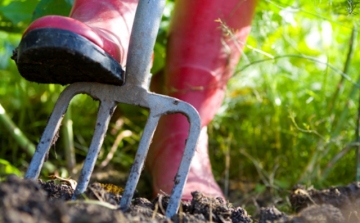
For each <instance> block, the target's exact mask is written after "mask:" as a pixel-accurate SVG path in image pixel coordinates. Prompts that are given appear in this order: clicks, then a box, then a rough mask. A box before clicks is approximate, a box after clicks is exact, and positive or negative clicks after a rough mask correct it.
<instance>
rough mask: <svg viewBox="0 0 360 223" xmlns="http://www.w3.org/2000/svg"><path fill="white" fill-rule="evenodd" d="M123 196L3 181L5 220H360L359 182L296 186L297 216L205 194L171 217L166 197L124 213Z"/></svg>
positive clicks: (137, 201) (137, 202) (0, 214)
mask: <svg viewBox="0 0 360 223" xmlns="http://www.w3.org/2000/svg"><path fill="white" fill-rule="evenodd" d="M119 192H120V191H117V190H114V189H110V190H109V188H108V187H107V186H106V185H105V186H104V185H103V184H100V183H92V184H91V185H90V186H89V188H88V189H87V191H86V193H85V195H84V198H83V199H79V200H77V201H71V199H70V198H71V196H72V194H73V189H72V187H71V185H70V184H69V183H68V182H64V181H63V182H59V181H58V180H49V181H46V182H45V181H42V180H38V181H32V180H24V179H20V178H18V177H16V176H8V177H7V178H6V179H5V180H4V181H3V182H1V183H0V222H5V223H18V222H19V223H20V222H26V223H32V222H39V223H42V222H54V223H57V222H59V223H70V222H74V223H75V222H76V223H85V222H86V223H91V222H94V223H95V222H96V223H100V222H109V223H110V222H241V223H248V222H260V223H267V222H279V223H280V222H281V223H285V222H287V223H290V222H291V223H305V222H314V223H315V222H316V223H325V222H326V223H338V222H341V223H343V222H345V223H348V222H349V223H355V222H357V223H358V222H360V209H359V207H360V183H352V184H349V185H347V186H344V187H333V188H329V189H324V190H316V189H312V188H310V189H309V188H308V189H306V188H304V187H302V186H296V187H294V188H293V190H292V191H291V192H290V194H289V200H290V203H291V205H292V208H293V210H294V213H283V212H280V211H279V210H278V209H276V207H274V206H269V207H261V208H260V209H259V212H258V213H252V214H253V216H250V215H249V214H248V213H247V211H246V210H244V209H243V208H241V207H233V206H232V205H231V204H230V203H228V202H225V201H223V200H222V199H221V198H209V197H206V196H204V195H202V194H201V193H200V192H194V193H193V199H192V201H191V202H182V204H181V207H180V211H179V213H178V214H177V215H175V216H173V217H172V218H171V219H167V218H165V216H164V215H163V212H164V209H166V206H167V200H168V197H167V196H165V195H159V196H158V197H157V198H155V199H154V200H152V201H149V200H148V199H146V198H142V197H136V198H134V199H133V202H132V205H131V208H130V210H129V211H127V212H122V211H120V210H118V208H117V205H118V203H119V200H120V199H121V193H119Z"/></svg>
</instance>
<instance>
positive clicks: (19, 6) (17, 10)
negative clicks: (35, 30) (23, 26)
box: [0, 0, 39, 24]
mask: <svg viewBox="0 0 360 223" xmlns="http://www.w3.org/2000/svg"><path fill="white" fill-rule="evenodd" d="M38 2H39V1H38V0H27V1H12V2H10V3H9V4H8V5H4V6H1V7H0V13H1V14H2V15H3V16H4V17H6V18H7V19H8V20H10V21H11V22H12V23H13V24H18V23H20V22H24V23H29V22H30V20H31V17H32V14H33V10H34V8H35V6H36V5H37V4H38Z"/></svg>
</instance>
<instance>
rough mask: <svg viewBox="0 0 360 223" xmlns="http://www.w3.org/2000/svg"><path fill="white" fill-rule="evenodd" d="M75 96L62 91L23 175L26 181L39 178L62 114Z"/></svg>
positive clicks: (69, 92)
mask: <svg viewBox="0 0 360 223" xmlns="http://www.w3.org/2000/svg"><path fill="white" fill-rule="evenodd" d="M75 94H76V93H73V92H71V91H67V90H64V91H63V92H62V93H61V95H60V96H59V99H58V100H57V102H56V104H55V107H54V110H53V112H52V114H51V116H50V119H49V121H48V124H47V125H46V128H45V130H44V133H43V134H42V136H41V138H40V142H39V144H38V145H37V148H36V151H35V153H34V156H33V158H32V160H31V162H30V165H29V168H28V170H27V172H26V174H25V178H26V179H36V178H38V177H39V174H40V170H41V168H42V166H43V164H44V161H45V156H46V154H47V152H48V151H49V149H50V147H51V145H52V144H53V143H55V142H54V138H56V134H57V132H58V130H59V127H60V124H61V121H62V119H63V117H64V114H65V113H66V110H67V108H68V105H69V103H70V101H71V99H72V98H73V97H74V95H75Z"/></svg>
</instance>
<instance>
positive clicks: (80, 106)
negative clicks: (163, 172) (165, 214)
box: [0, 0, 360, 192]
mask: <svg viewBox="0 0 360 223" xmlns="http://www.w3.org/2000/svg"><path fill="white" fill-rule="evenodd" d="M172 7H173V2H172V1H168V3H167V6H166V9H165V13H164V17H163V21H162V24H161V30H160V32H159V36H158V40H157V43H156V46H155V50H154V52H155V53H154V54H155V60H154V65H153V70H152V71H153V73H158V72H161V70H162V69H163V67H164V64H165V57H166V50H165V48H166V37H167V35H166V33H167V28H168V24H169V20H170V18H171V9H172ZM70 8H71V1H69V0H67V1H66V0H41V1H37V0H27V1H9V0H4V1H2V2H1V3H0V80H1V81H0V105H2V107H3V108H4V109H3V111H1V110H0V115H3V116H4V115H6V118H8V119H10V120H12V122H14V123H15V124H16V126H17V129H18V131H21V132H22V133H23V134H24V136H26V138H27V139H28V140H29V141H30V142H31V143H32V144H35V145H36V143H37V141H38V140H39V137H40V136H41V134H42V131H43V130H44V128H45V126H46V121H47V119H48V117H49V115H50V114H51V111H52V109H53V106H54V103H55V102H56V100H57V98H58V95H59V93H60V92H61V91H62V90H63V87H61V86H57V85H44V84H41V85H40V84H36V83H30V82H27V81H25V80H24V79H23V78H21V76H20V75H19V73H18V72H17V69H16V67H15V65H14V62H13V61H11V60H10V56H11V54H12V50H13V49H15V48H16V46H17V44H18V42H19V40H20V38H21V34H22V32H23V31H24V30H25V29H26V27H27V25H28V24H29V23H30V22H31V20H32V19H35V18H38V17H40V16H42V15H47V14H59V15H66V14H68V13H69V11H70ZM359 10H360V8H359V6H358V5H357V3H354V2H352V1H335V0H333V1H313V2H310V1H305V0H274V1H272V0H263V1H259V4H258V7H257V11H256V15H255V17H254V20H253V27H252V31H251V35H250V36H249V38H248V41H247V47H245V50H244V53H243V56H242V59H241V61H240V62H239V64H238V67H237V71H236V73H235V74H234V76H233V78H232V79H231V80H230V82H229V85H228V91H227V97H226V99H225V101H224V103H223V106H222V107H221V109H220V111H219V112H218V115H217V116H216V118H215V120H214V121H213V122H212V123H211V124H210V126H209V133H210V137H209V138H210V145H209V147H210V153H211V154H210V155H211V159H212V161H213V162H212V163H213V169H214V173H215V175H216V179H217V180H218V181H219V182H220V185H221V186H222V187H223V188H224V187H225V189H226V190H227V188H228V187H230V188H231V187H232V185H236V182H242V181H247V182H253V183H255V184H256V186H255V188H254V190H255V191H257V192H260V191H263V190H264V186H263V185H265V186H266V187H270V188H275V189H289V188H291V186H292V185H294V184H296V183H305V184H308V185H309V184H313V185H316V186H328V185H338V184H347V183H349V182H351V181H353V180H354V179H355V174H356V158H355V157H356V156H355V155H356V153H355V149H356V148H357V147H356V146H357V144H356V142H357V140H358V138H359V136H358V131H357V129H358V128H359V126H358V120H357V116H358V109H359V90H358V87H359V86H360V73H359V71H358V70H359V68H360V67H359V64H360V54H359V53H357V50H356V49H357V48H358V42H359V41H358V40H359V37H358V35H357V29H356V28H357V27H358V25H359V21H360V20H359V15H358V11H359ZM353 31H354V32H353ZM352 32H353V33H354V35H353V39H352ZM350 49H352V50H353V53H352V54H349V53H348V52H349V50H350ZM96 105H97V102H95V101H93V100H92V99H91V98H89V97H87V96H83V95H80V96H77V97H75V99H74V100H73V101H72V103H71V119H72V120H73V123H72V125H73V126H72V128H73V134H74V136H73V139H72V140H73V142H74V146H75V148H76V150H75V153H76V158H77V162H78V163H80V162H81V160H83V159H84V156H85V154H86V151H87V147H88V146H89V143H90V139H91V136H92V134H93V129H94V125H95V117H96V113H97V106H96ZM4 117H5V116H4ZM146 119H147V111H146V110H144V109H139V108H138V107H133V106H127V105H119V107H118V109H117V111H116V113H115V115H114V117H113V119H112V122H111V126H110V130H109V134H108V136H107V138H106V140H105V142H104V146H103V150H102V152H101V154H100V156H99V157H100V158H99V163H100V162H101V161H102V160H104V159H105V157H106V155H107V153H108V152H109V151H110V148H111V146H112V145H113V143H114V140H115V138H116V137H117V136H118V135H119V133H120V132H121V129H122V130H125V129H127V130H130V131H132V132H133V135H132V136H131V137H128V138H125V139H124V140H123V141H122V142H121V143H120V144H119V145H118V146H119V148H118V151H117V153H115V155H114V157H113V159H112V162H111V165H112V166H116V167H117V168H118V169H121V170H124V172H128V169H129V167H130V165H131V164H132V160H133V157H134V153H135V150H136V148H137V143H138V141H139V137H140V135H141V131H142V129H143V126H144V124H145V121H146ZM0 120H1V119H0ZM4 123H5V122H2V123H0V126H2V127H1V128H0V147H1V150H0V159H1V160H0V161H1V164H0V167H1V166H5V167H6V168H5V169H4V168H0V176H3V175H4V174H8V173H9V172H11V170H13V172H14V173H18V174H19V172H18V171H17V169H19V170H20V171H21V172H22V173H23V172H24V170H25V169H26V167H27V165H28V162H29V161H30V159H31V156H30V155H29V154H28V153H27V152H26V148H24V147H23V146H21V145H20V144H19V142H18V141H16V140H15V135H16V134H15V130H12V131H9V129H8V128H5V127H3V126H4V125H5V124H4ZM354 145H355V146H354ZM62 148H63V144H62V142H61V141H59V142H58V143H57V144H56V145H55V146H54V149H51V152H50V161H51V162H53V163H55V166H57V167H59V169H61V168H60V167H65V166H66V163H65V154H64V150H63V149H62ZM63 169H65V168H63ZM64 171H65V170H64ZM45 173H46V172H45ZM65 174H68V173H66V171H65ZM234 182H235V183H234Z"/></svg>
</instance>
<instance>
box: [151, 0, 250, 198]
mask: <svg viewBox="0 0 360 223" xmlns="http://www.w3.org/2000/svg"><path fill="white" fill-rule="evenodd" d="M254 8H255V0H244V1H239V0H227V1H226V3H225V2H224V1H222V0H212V1H207V0H196V1H194V0H181V1H177V2H176V5H175V9H174V14H173V18H172V19H173V20H172V24H171V27H170V33H169V45H168V54H167V55H168V58H167V63H166V70H165V86H166V89H165V93H166V94H168V95H170V96H172V97H176V98H179V99H181V100H184V101H186V102H189V103H190V104H192V105H193V106H194V107H195V108H196V109H197V110H198V112H199V114H200V117H201V121H202V123H201V125H202V132H201V135H200V139H199V143H198V145H197V149H196V152H195V157H194V158H193V161H192V163H191V168H190V172H189V176H188V180H187V183H186V185H185V189H184V193H183V199H184V200H190V199H191V194H190V193H191V192H192V191H195V190H198V191H200V192H203V193H204V194H206V195H209V196H214V197H215V196H216V197H217V196H219V197H224V195H223V193H222V191H221V189H220V187H219V186H218V184H217V183H216V181H215V179H214V176H213V174H212V171H211V165H210V160H209V156H208V148H207V147H208V138H207V137H208V136H207V132H206V126H207V125H208V123H209V122H210V121H211V120H212V119H213V117H214V115H215V114H216V112H217V110H218V108H219V107H220V105H221V103H222V101H223V98H224V91H225V88H226V83H227V81H228V79H229V78H230V77H231V75H232V74H233V72H234V67H235V65H236V64H237V62H238V60H239V58H240V55H241V50H242V48H243V46H244V42H245V40H246V37H247V35H248V34H249V31H250V23H251V19H252V17H253V14H254ZM220 21H221V23H220ZM229 30H230V31H231V33H229V32H228V31H229ZM188 130H189V125H188V122H187V120H186V118H185V117H184V116H182V115H168V116H166V117H164V118H162V119H161V121H160V123H159V125H158V127H157V130H156V133H155V136H154V140H153V144H152V146H151V149H150V151H149V155H148V159H147V169H148V170H149V172H150V174H151V176H152V178H153V189H154V193H158V192H160V191H163V192H165V193H168V194H170V193H171V190H172V187H173V185H174V182H173V181H174V176H175V174H176V172H177V169H178V166H179V163H180V160H181V157H182V154H183V151H184V147H185V140H186V138H187V135H188Z"/></svg>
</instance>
